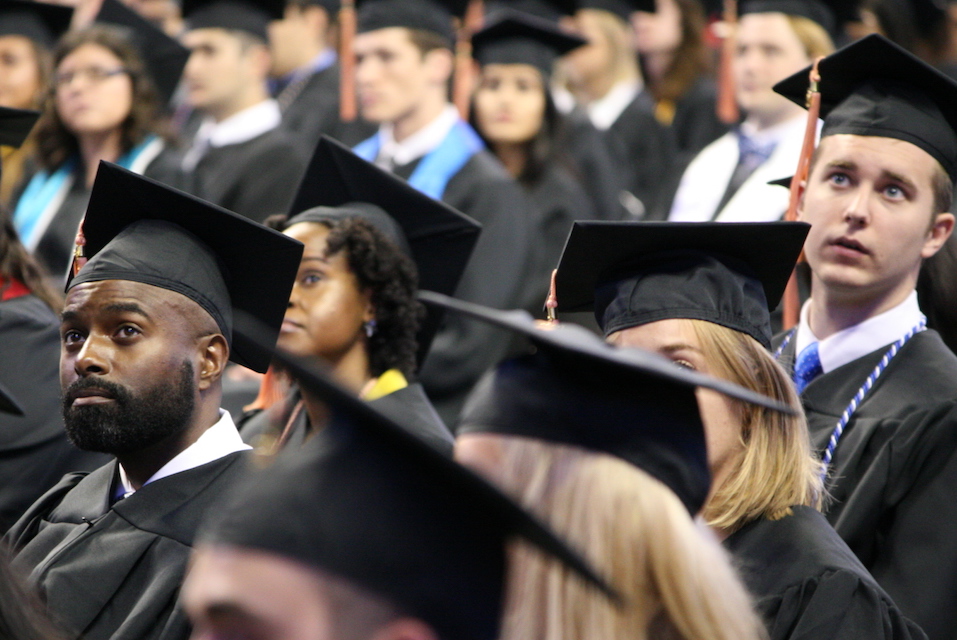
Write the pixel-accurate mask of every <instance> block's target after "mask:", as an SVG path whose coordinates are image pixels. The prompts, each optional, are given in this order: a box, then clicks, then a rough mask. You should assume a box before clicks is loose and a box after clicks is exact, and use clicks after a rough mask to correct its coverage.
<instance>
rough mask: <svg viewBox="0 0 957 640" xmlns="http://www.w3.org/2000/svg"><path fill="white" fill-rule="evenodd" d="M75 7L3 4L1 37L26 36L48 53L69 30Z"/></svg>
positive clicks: (14, 0) (19, 0)
mask: <svg viewBox="0 0 957 640" xmlns="http://www.w3.org/2000/svg"><path fill="white" fill-rule="evenodd" d="M72 19H73V7H64V6H60V5H56V4H51V3H48V2H34V1H33V0H4V2H3V3H2V4H0V36H24V37H25V38H29V39H30V40H33V41H34V42H35V43H37V44H38V45H40V46H41V47H43V48H45V49H52V48H53V45H54V44H56V41H57V40H58V39H59V38H60V36H61V35H63V34H64V33H66V31H67V29H69V28H70V21H71V20H72Z"/></svg>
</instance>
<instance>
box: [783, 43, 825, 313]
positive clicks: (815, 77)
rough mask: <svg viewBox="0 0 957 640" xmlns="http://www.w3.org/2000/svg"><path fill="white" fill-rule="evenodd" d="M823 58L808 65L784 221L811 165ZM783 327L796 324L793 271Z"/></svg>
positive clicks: (793, 209)
mask: <svg viewBox="0 0 957 640" xmlns="http://www.w3.org/2000/svg"><path fill="white" fill-rule="evenodd" d="M821 60H823V57H820V58H818V59H817V60H815V61H814V64H813V65H812V66H811V73H810V77H809V78H808V79H809V82H808V88H807V125H806V126H805V128H804V142H803V143H802V144H801V155H800V156H799V157H798V166H797V171H795V172H794V177H793V178H791V198H790V200H789V202H788V210H787V213H785V214H784V219H785V220H789V221H790V220H797V207H798V194H799V193H800V191H799V189H800V186H801V184H803V183H804V182H806V181H807V176H808V171H809V170H810V167H811V156H812V155H813V154H814V147H815V143H816V142H817V120H818V117H819V116H820V113H821V92H820V91H819V90H818V86H817V85H818V83H819V82H820V81H821V74H820V72H819V71H818V68H817V67H818V63H820V62H821ZM803 259H804V254H803V253H802V254H801V257H799V258H798V262H801V261H802V260H803ZM783 304H784V307H783V309H782V311H783V318H782V321H783V327H784V330H785V331H787V330H789V329H790V328H791V327H793V326H794V325H796V324H797V323H798V315H799V314H800V310H801V298H800V295H799V293H798V286H797V277H796V275H795V273H794V272H792V273H791V279H790V280H788V286H787V288H786V289H785V290H784V302H783Z"/></svg>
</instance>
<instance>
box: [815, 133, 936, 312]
mask: <svg viewBox="0 0 957 640" xmlns="http://www.w3.org/2000/svg"><path fill="white" fill-rule="evenodd" d="M936 167H937V161H936V160H934V159H933V158H932V157H931V156H930V155H929V154H928V153H927V152H925V151H924V150H923V149H920V148H918V147H916V146H915V145H913V144H911V143H909V142H904V141H903V140H895V139H891V138H878V137H872V136H856V135H833V136H827V137H826V138H824V139H823V140H822V141H821V145H820V148H819V150H818V158H817V161H816V163H815V165H814V170H813V171H812V173H811V175H810V176H808V183H807V187H806V188H805V190H804V193H803V198H802V202H801V206H800V209H799V218H800V219H801V220H803V221H805V222H809V223H811V232H810V234H809V235H808V238H807V241H806V242H805V245H804V251H805V255H806V256H807V259H808V263H810V265H811V269H812V271H813V273H814V279H815V280H814V283H815V284H814V286H815V287H817V286H818V283H820V284H821V285H823V286H825V287H826V288H827V289H828V290H830V291H833V292H840V293H841V294H842V296H846V297H848V298H849V299H859V300H875V299H879V298H884V297H889V298H891V299H894V300H902V299H903V296H906V295H907V294H909V292H910V291H911V290H912V289H913V288H914V286H915V284H916V281H917V274H918V271H919V270H920V264H921V260H923V259H924V258H929V257H930V256H932V255H934V253H936V252H937V250H938V249H939V248H940V246H941V245H942V244H943V242H944V241H945V240H946V239H947V237H948V236H949V235H950V232H951V229H952V226H953V216H952V215H950V214H939V215H935V212H934V196H933V186H932V176H933V175H934V172H935V168H936ZM932 222H933V225H932V224H931V223H932Z"/></svg>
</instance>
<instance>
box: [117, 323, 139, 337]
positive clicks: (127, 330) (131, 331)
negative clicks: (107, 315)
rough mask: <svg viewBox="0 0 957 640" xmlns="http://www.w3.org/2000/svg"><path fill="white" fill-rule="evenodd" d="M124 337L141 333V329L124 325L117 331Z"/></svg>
mask: <svg viewBox="0 0 957 640" xmlns="http://www.w3.org/2000/svg"><path fill="white" fill-rule="evenodd" d="M117 333H118V334H119V335H120V336H121V337H123V338H132V337H134V336H138V335H140V330H139V329H137V328H136V327H134V326H131V325H128V324H127V325H123V326H122V327H120V329H119V331H118V332H117Z"/></svg>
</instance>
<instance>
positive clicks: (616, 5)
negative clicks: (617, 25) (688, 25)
mask: <svg viewBox="0 0 957 640" xmlns="http://www.w3.org/2000/svg"><path fill="white" fill-rule="evenodd" d="M578 7H579V8H580V9H600V10H601V11H607V12H609V13H613V14H615V15H616V16H618V17H619V18H621V19H622V20H624V21H625V22H628V19H629V18H630V17H631V14H633V13H634V12H635V11H644V12H645V13H654V12H655V2H654V0H579V2H578Z"/></svg>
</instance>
